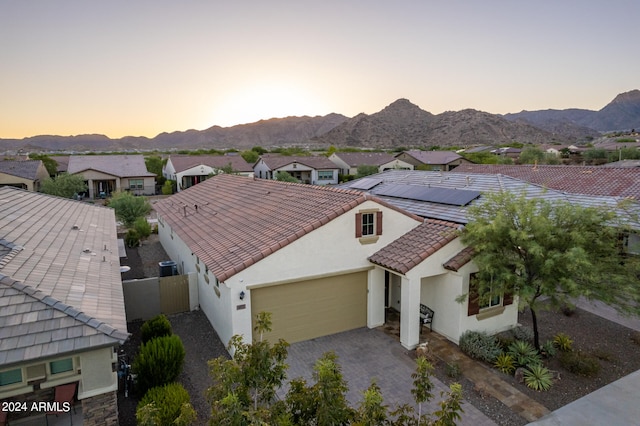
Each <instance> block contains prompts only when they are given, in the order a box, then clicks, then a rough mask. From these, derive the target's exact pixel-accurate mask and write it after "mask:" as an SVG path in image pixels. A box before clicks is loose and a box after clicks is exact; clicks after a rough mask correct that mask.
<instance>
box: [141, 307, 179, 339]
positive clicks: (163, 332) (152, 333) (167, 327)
mask: <svg viewBox="0 0 640 426" xmlns="http://www.w3.org/2000/svg"><path fill="white" fill-rule="evenodd" d="M172 334H173V332H172V331H171V323H170V322H169V320H168V319H167V317H165V316H164V315H163V314H160V315H158V316H156V317H153V318H151V319H150V320H148V321H145V323H144V324H142V327H140V335H141V337H140V339H141V340H142V343H143V344H144V343H147V342H148V341H149V340H151V339H155V338H156V337H163V336H171V335H172Z"/></svg>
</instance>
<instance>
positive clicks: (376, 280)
mask: <svg viewBox="0 0 640 426" xmlns="http://www.w3.org/2000/svg"><path fill="white" fill-rule="evenodd" d="M367 282H368V284H367V327H369V328H374V327H379V326H381V325H383V324H384V270H383V269H380V268H373V269H370V270H369V272H368V281H367Z"/></svg>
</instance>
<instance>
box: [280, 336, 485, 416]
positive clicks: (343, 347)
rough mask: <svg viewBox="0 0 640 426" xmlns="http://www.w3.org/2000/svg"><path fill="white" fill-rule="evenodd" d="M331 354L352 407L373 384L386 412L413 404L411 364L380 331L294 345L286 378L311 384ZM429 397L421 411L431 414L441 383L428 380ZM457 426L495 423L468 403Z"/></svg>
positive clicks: (282, 395)
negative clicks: (324, 358) (319, 361)
mask: <svg viewBox="0 0 640 426" xmlns="http://www.w3.org/2000/svg"><path fill="white" fill-rule="evenodd" d="M328 351H334V352H335V353H336V355H338V362H339V364H340V365H341V366H342V374H343V377H344V379H345V380H346V381H347V383H348V386H349V392H348V394H347V398H348V400H349V401H350V403H351V404H352V406H357V405H358V404H359V403H360V401H361V399H362V398H361V396H362V392H363V391H364V390H366V389H367V388H368V387H369V385H370V384H371V381H372V380H375V381H376V383H377V384H378V386H380V389H381V392H382V396H383V397H384V402H385V404H387V405H389V407H390V408H395V407H396V406H397V405H400V404H404V403H410V404H414V405H415V403H414V402H413V397H412V395H411V388H412V383H413V379H412V378H411V374H412V373H413V372H414V371H415V361H414V360H413V359H411V358H410V357H409V355H408V354H407V352H408V351H407V350H406V349H405V348H403V347H402V346H401V345H400V343H399V342H398V341H396V340H395V339H393V338H392V337H390V336H388V335H387V334H385V333H384V332H382V331H380V330H375V329H373V330H370V329H367V328H359V329H356V330H351V331H346V332H344V333H338V334H334V335H331V336H325V337H320V338H317V339H312V340H307V341H305V342H298V343H294V344H292V345H291V347H290V348H289V356H288V357H287V362H288V364H289V370H288V373H287V375H288V377H289V378H297V377H302V378H304V379H306V380H307V383H313V379H312V374H313V366H314V364H315V362H316V360H317V359H318V358H320V357H321V356H322V354H324V353H325V352H328ZM432 381H433V383H434V390H433V394H434V395H436V397H435V398H434V399H433V400H432V401H431V402H430V403H429V404H428V406H427V407H423V411H424V410H425V409H426V412H433V411H435V410H436V409H438V408H439V407H438V405H437V403H438V402H439V401H440V400H441V398H440V397H439V395H440V392H441V391H446V390H448V387H447V386H445V385H444V384H443V383H442V382H441V381H439V380H438V379H436V378H435V377H432ZM287 389H288V386H284V387H283V388H282V389H280V392H279V393H278V395H279V396H280V397H281V398H284V396H285V395H286V391H287ZM462 407H463V409H464V413H463V414H462V421H460V422H459V424H461V425H469V426H471V425H495V423H494V422H493V421H492V420H491V419H489V418H488V417H487V416H485V415H484V414H483V413H482V412H480V411H479V410H478V409H477V408H475V407H474V406H472V405H471V404H469V403H466V402H465V403H463V405H462Z"/></svg>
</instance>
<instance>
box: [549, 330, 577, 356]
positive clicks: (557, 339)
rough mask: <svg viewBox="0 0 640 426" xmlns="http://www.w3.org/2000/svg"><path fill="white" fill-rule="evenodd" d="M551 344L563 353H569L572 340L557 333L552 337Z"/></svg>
mask: <svg viewBox="0 0 640 426" xmlns="http://www.w3.org/2000/svg"><path fill="white" fill-rule="evenodd" d="M553 344H554V345H556V348H558V349H560V350H561V351H563V352H570V351H571V346H572V345H573V340H571V339H570V338H569V336H567V335H566V334H564V333H558V334H556V335H555V336H554V337H553Z"/></svg>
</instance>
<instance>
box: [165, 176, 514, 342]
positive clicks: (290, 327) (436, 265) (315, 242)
mask: <svg viewBox="0 0 640 426" xmlns="http://www.w3.org/2000/svg"><path fill="white" fill-rule="evenodd" d="M389 173H390V174H393V173H395V171H387V172H385V173H384V174H383V175H386V174H389ZM407 173H409V172H407ZM358 182H360V183H361V184H363V182H366V180H361V181H358ZM365 186H366V185H365ZM155 209H156V211H157V213H158V223H159V227H158V233H159V236H160V241H161V242H162V245H163V247H164V248H165V250H166V252H167V254H168V255H169V257H170V258H171V259H172V260H174V261H175V262H176V263H177V264H178V267H179V269H180V272H182V273H189V272H195V273H197V276H198V287H199V292H198V293H199V299H200V300H199V301H200V307H201V309H202V310H203V312H204V313H205V314H206V315H207V317H208V318H209V321H210V322H211V324H212V325H213V327H214V328H215V330H216V332H217V333H218V335H219V336H220V338H221V339H222V341H223V342H225V343H226V342H228V341H229V339H230V338H231V337H232V336H233V335H236V334H237V335H242V336H244V339H245V340H247V341H250V340H251V339H252V337H255V336H254V335H253V329H254V326H255V323H254V321H255V317H256V315H257V314H258V313H259V312H261V311H266V312H271V313H272V315H273V316H272V320H273V327H272V332H271V333H269V334H268V336H267V337H268V338H269V339H276V338H284V339H285V340H287V341H289V342H296V341H301V340H307V339H312V338H315V337H319V336H324V335H329V334H333V333H337V332H341V331H345V330H349V329H354V328H358V327H365V326H366V327H369V328H373V327H378V326H381V325H383V324H384V323H385V309H386V308H388V307H393V308H395V309H397V310H398V311H399V312H400V313H401V316H400V317H401V324H400V342H401V344H402V345H403V346H404V347H406V348H414V347H415V346H416V345H417V344H418V343H419V336H420V332H421V326H420V304H421V303H422V304H425V305H427V306H429V307H430V308H431V309H433V310H434V311H435V316H434V320H433V323H432V327H433V330H434V331H437V332H438V333H441V334H443V335H444V336H446V337H447V338H449V339H450V340H452V341H454V342H457V341H458V339H459V337H460V335H461V334H462V333H463V332H464V331H465V330H467V329H474V330H485V331H488V332H491V333H495V332H498V331H502V330H506V329H509V328H511V327H513V326H515V325H516V323H517V303H513V304H510V303H509V302H510V300H509V299H508V298H505V300H504V302H502V299H501V306H500V307H496V306H493V307H491V309H489V308H488V307H487V309H488V310H483V311H482V312H481V313H474V311H473V309H471V310H469V309H468V308H467V304H465V303H462V304H461V303H458V302H456V297H457V296H460V295H462V294H466V293H468V291H469V288H468V287H469V276H470V274H471V273H472V272H475V270H476V269H475V266H474V265H473V263H472V262H466V263H465V262H463V261H462V260H460V258H461V256H462V255H463V254H464V249H465V247H464V246H463V245H462V244H461V243H460V240H459V238H458V237H457V230H458V228H459V226H460V225H459V224H458V223H455V222H453V221H444V220H424V219H423V218H420V217H418V216H417V215H414V214H411V213H408V212H407V211H406V210H403V209H401V208H398V207H396V206H393V205H392V204H390V203H388V202H386V201H383V200H381V199H380V198H378V197H375V196H371V195H369V194H367V193H365V192H362V191H361V190H354V189H339V188H333V187H320V186H310V185H301V184H291V183H284V182H274V181H270V180H265V179H250V178H245V177H240V176H233V175H217V176H214V177H213V178H211V179H208V180H207V181H206V182H203V183H202V184H200V185H196V186H194V187H192V188H189V189H188V190H186V191H183V192H181V193H179V194H175V195H173V196H171V197H169V198H167V199H164V200H161V201H159V202H157V203H156V204H155ZM450 263H453V264H454V265H457V266H456V268H452V267H447V265H449V264H450ZM472 305H473V303H472ZM481 314H482V315H481Z"/></svg>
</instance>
